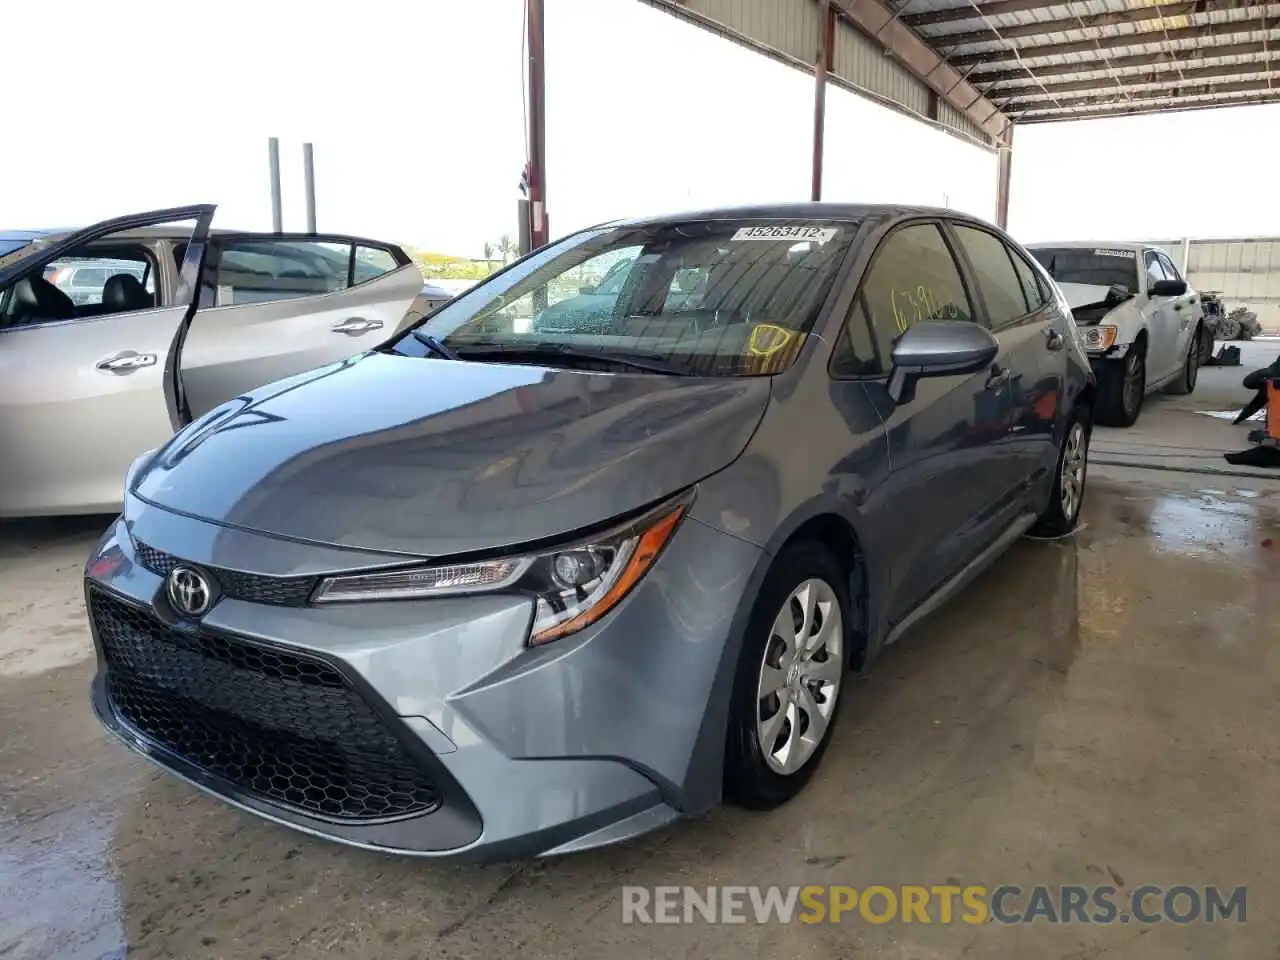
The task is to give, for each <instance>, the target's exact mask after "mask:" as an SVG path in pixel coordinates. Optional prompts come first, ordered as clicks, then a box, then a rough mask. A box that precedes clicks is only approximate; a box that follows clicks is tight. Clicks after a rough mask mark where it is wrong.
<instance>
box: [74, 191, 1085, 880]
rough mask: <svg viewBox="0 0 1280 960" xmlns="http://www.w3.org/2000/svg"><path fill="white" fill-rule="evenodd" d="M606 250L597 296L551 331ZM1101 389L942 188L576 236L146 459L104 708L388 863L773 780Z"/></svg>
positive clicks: (1060, 451)
mask: <svg viewBox="0 0 1280 960" xmlns="http://www.w3.org/2000/svg"><path fill="white" fill-rule="evenodd" d="M619 264H622V266H620V267H619V266H618V265H619ZM611 271H615V272H614V273H612V274H611ZM620 271H624V272H625V278H623V279H622V280H621V282H618V283H613V284H610V286H609V289H612V290H614V291H615V299H614V301H613V304H612V307H611V309H610V310H609V311H608V320H607V322H593V323H592V324H590V326H589V329H584V330H574V329H569V330H560V331H558V332H551V331H548V330H545V329H541V325H539V324H538V323H537V318H538V316H539V315H540V314H541V313H542V312H543V311H546V310H548V309H551V308H553V307H554V306H555V305H556V304H557V303H558V302H561V301H564V300H567V299H571V298H573V297H580V296H582V295H583V294H582V293H581V291H582V290H583V289H584V288H588V289H592V288H594V289H599V287H598V284H600V282H601V280H602V278H604V277H607V276H608V277H615V278H616V276H617V272H620ZM597 319H598V318H597ZM1093 396H1094V384H1093V381H1092V380H1091V375H1090V372H1089V367H1088V364H1087V362H1086V360H1085V358H1084V355H1083V354H1082V352H1081V349H1080V346H1079V343H1078V340H1077V336H1076V332H1075V329H1074V327H1073V326H1072V322H1071V318H1070V312H1069V309H1068V308H1067V306H1066V304H1065V303H1064V302H1063V300H1062V298H1061V296H1060V295H1059V293H1058V292H1057V290H1056V288H1055V287H1054V285H1053V283H1052V282H1051V281H1050V280H1049V278H1048V277H1047V276H1046V275H1045V273H1044V272H1043V270H1042V269H1041V268H1040V267H1039V266H1038V265H1037V263H1036V262H1035V260H1033V259H1032V258H1031V257H1030V256H1028V255H1027V253H1026V252H1025V251H1024V250H1023V249H1022V248H1021V247H1020V246H1018V245H1017V244H1016V243H1014V242H1013V241H1011V240H1010V239H1009V238H1008V237H1007V236H1005V235H1004V234H1003V233H1001V232H1000V231H999V230H996V229H995V228H993V227H991V226H989V225H987V224H985V223H982V222H980V221H977V220H973V219H970V218H968V217H965V216H962V215H960V214H956V213H953V212H949V211H944V210H929V209H910V208H901V207H872V206H837V205H821V204H819V205H797V206H786V207H768V208H751V209H737V210H721V211H711V212H706V213H700V214H690V215H686V216H677V217H665V218H661V219H652V220H639V221H631V222H623V223H612V224H607V225H604V226H601V227H597V228H593V229H589V230H584V231H582V232H580V233H577V234H574V235H573V236H570V237H567V238H566V239H564V240H561V241H559V242H557V243H555V244H553V245H551V246H549V247H546V248H544V249H542V250H540V251H538V252H536V253H535V254H533V255H531V256H529V257H526V258H524V259H523V260H520V261H519V262H517V263H516V264H514V265H512V266H511V267H509V268H508V269H506V270H504V271H503V272H501V273H499V274H497V275H495V276H494V277H493V278H491V279H490V280H488V281H486V282H484V283H482V284H480V285H479V286H477V287H475V288H474V289H472V290H471V291H469V292H468V293H466V294H464V295H463V296H461V297H459V298H457V299H455V300H453V301H452V302H451V303H449V304H448V305H447V306H446V307H444V308H442V309H441V310H438V311H437V312H435V313H434V314H432V315H431V316H429V317H428V318H427V319H426V320H425V321H424V322H422V323H421V324H419V325H418V326H417V327H415V328H413V329H412V330H410V332H408V333H406V334H404V335H403V336H401V337H399V338H398V339H396V340H394V341H393V342H390V343H387V344H385V345H384V346H382V347H381V348H379V349H377V350H374V351H371V352H368V353H365V354H363V355H360V356H358V357H355V358H352V359H349V360H345V361H343V362H340V363H336V364H332V365H330V366H327V367H323V368H321V369H318V370H315V371H312V372H310V373H306V374H302V375H299V376H295V377H293V378H291V379H288V380H284V381H281V382H278V383H275V384H273V385H271V386H268V387H263V388H261V389H259V390H255V391H253V392H251V393H248V394H246V395H244V396H242V397H239V398H237V399H235V400H233V401H231V402H228V403H225V404H222V405H220V406H218V407H216V408H214V409H213V410H211V411H210V412H209V413H207V414H206V415H204V416H202V417H200V418H199V419H197V420H196V421H195V422H193V423H191V424H190V425H188V426H187V427H186V428H185V429H184V430H182V431H181V432H180V433H178V434H177V435H176V436H175V437H174V438H173V439H172V440H171V441H170V442H168V443H167V444H166V445H165V446H163V447H162V448H160V449H159V450H157V451H155V452H154V453H152V454H149V455H147V456H144V457H142V458H140V459H139V460H138V462H137V463H136V464H135V465H134V466H133V468H132V469H131V470H130V473H129V476H128V478H127V480H126V487H127V489H126V496H125V505H124V511H123V514H122V515H121V517H120V519H119V520H118V521H117V522H116V523H115V524H114V526H113V527H112V529H111V530H110V531H109V532H108V533H107V534H106V536H105V537H104V538H103V540H102V542H101V544H100V545H99V547H98V548H97V549H96V550H95V552H94V554H93V556H92V557H91V558H90V560H89V563H88V567H87V580H86V591H87V605H88V610H89V616H90V619H91V622H92V627H93V635H94V639H95V642H96V644H97V650H98V655H99V670H98V674H97V677H96V679H95V682H94V687H93V702H94V706H95V708H96V710H97V713H98V716H99V717H100V718H101V720H102V722H103V723H104V724H105V725H106V726H107V727H108V728H109V729H110V730H111V731H112V732H114V733H115V734H116V735H117V736H118V737H119V738H120V739H121V740H122V741H124V742H125V743H126V744H128V745H129V746H130V747H132V748H134V749H135V750H137V751H139V752H141V753H142V754H144V755H146V756H147V757H149V758H150V759H152V760H153V761H155V762H156V763H158V764H160V765H161V766H163V767H165V768H167V769H168V770H170V771H172V772H173V773H175V774H177V775H179V776H181V777H183V778H185V779H187V780H188V781H190V782H192V783H194V784H196V785H197V786H199V787H202V788H204V789H206V790H208V791H209V792H211V793H214V794H216V795H217V796H220V797H222V798H224V799H226V800H228V801H230V802H231V803H234V804H236V805H238V806H240V807H242V808H244V809H247V810H250V811H252V812H254V813H257V814H260V815H262V816H264V817H268V818H270V819H272V820H275V821H278V822H280V823H283V824H287V825H289V826H293V827H296V828H299V829H302V830H305V831H308V832H311V833H315V834H320V835H323V836H326V837H331V838H334V839H337V840H341V841H345V842H347V843H351V844H356V845H360V846H365V847H373V848H378V849H385V850H393V851H399V852H404V853H414V854H422V855H429V856H454V857H472V858H496V857H518V856H529V855H542V854H556V853H564V852H567V851H575V850H583V849H587V848H590V847H594V846H599V845H603V844H608V843H613V842H616V841H619V840H624V839H627V838H629V837H634V836H636V835H638V834H641V833H644V832H645V831H648V830H652V829H654V828H656V827H659V826H661V825H663V824H666V823H669V822H671V821H673V820H675V819H677V818H679V817H681V816H685V815H690V814H697V813H700V812H702V811H705V810H707V809H708V808H709V807H711V806H713V805H715V804H716V803H717V802H719V801H720V800H721V799H722V798H725V799H729V800H732V801H735V802H737V803H740V804H742V805H745V806H748V807H754V808H770V807H774V806H776V805H778V804H780V803H782V802H784V801H786V800H787V799H789V798H790V797H792V796H793V795H795V794H796V793H797V791H799V790H800V789H801V787H802V786H803V785H804V784H805V782H806V781H807V780H808V779H809V778H810V777H811V776H812V775H813V774H814V771H815V769H816V768H817V766H818V763H819V761H820V759H821V757H822V754H823V751H824V750H825V748H826V746H827V744H828V742H829V740H830V737H831V733H832V730H833V727H834V725H835V722H836V715H837V713H838V711H839V708H840V705H841V703H842V702H843V701H844V700H846V699H848V697H849V696H851V695H854V691H853V690H852V689H850V684H849V677H850V675H851V671H857V670H861V669H863V668H865V666H866V665H867V664H868V663H869V662H870V661H871V659H872V658H874V656H875V655H876V654H877V653H878V652H879V651H880V650H881V649H883V648H884V647H885V646H886V645H887V644H889V643H891V642H893V641H894V640H895V639H897V638H898V637H899V636H901V635H902V633H903V632H904V631H905V630H906V628H907V627H908V626H909V624H911V623H912V622H913V621H914V620H916V619H917V618H918V617H920V616H921V615H923V614H924V613H926V612H928V611H929V610H931V609H933V608H934V607H936V606H937V605H938V604H939V603H941V602H942V601H943V600H945V599H946V598H947V597H948V596H949V595H950V594H952V593H953V592H954V591H955V590H956V589H957V588H958V587H960V586H962V585H963V584H964V583H965V582H966V581H968V580H969V579H970V578H972V577H973V576H974V574H975V573H977V572H978V571H979V570H981V569H982V568H983V567H984V566H986V565H987V564H988V563H990V562H991V561H992V560H993V559H994V558H996V557H997V556H998V555H999V554H1000V553H1001V552H1002V551H1003V550H1004V549H1005V548H1006V547H1008V546H1009V545H1010V543H1011V542H1013V541H1014V540H1015V539H1016V538H1018V537H1019V536H1021V535H1022V534H1023V533H1025V532H1027V531H1029V530H1033V529H1034V530H1036V531H1039V532H1040V533H1043V534H1046V535H1054V536H1056V535H1062V534H1065V533H1067V532H1069V531H1070V530H1071V529H1072V528H1073V527H1074V525H1075V523H1076V520H1077V517H1078V515H1079V511H1080V505H1081V500H1082V497H1083V494H1084V483H1085V466H1086V451H1087V446H1088V441H1089V426H1090V415H1089V414H1090V407H1091V404H1092V400H1093Z"/></svg>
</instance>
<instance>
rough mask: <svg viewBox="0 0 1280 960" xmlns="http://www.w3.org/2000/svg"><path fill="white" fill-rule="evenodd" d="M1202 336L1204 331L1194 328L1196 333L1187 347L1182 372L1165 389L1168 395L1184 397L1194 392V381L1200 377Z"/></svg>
mask: <svg viewBox="0 0 1280 960" xmlns="http://www.w3.org/2000/svg"><path fill="white" fill-rule="evenodd" d="M1204 335H1205V334H1204V330H1203V329H1202V328H1200V327H1196V332H1195V333H1194V334H1192V337H1191V343H1190V344H1189V345H1188V346H1187V359H1186V360H1185V361H1183V364H1182V372H1181V373H1179V374H1178V378H1177V379H1176V380H1174V381H1173V382H1172V383H1171V384H1169V386H1168V388H1167V389H1168V391H1169V392H1170V393H1176V394H1179V395H1181V396H1185V395H1186V394H1189V393H1191V392H1192V391H1193V390H1195V388H1196V380H1197V379H1198V378H1199V376H1200V356H1201V351H1200V341H1201V340H1202V339H1203V338H1204Z"/></svg>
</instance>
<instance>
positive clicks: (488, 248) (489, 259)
mask: <svg viewBox="0 0 1280 960" xmlns="http://www.w3.org/2000/svg"><path fill="white" fill-rule="evenodd" d="M484 265H485V266H486V267H489V268H490V269H492V268H493V244H492V243H489V242H487V241H486V242H485V245H484Z"/></svg>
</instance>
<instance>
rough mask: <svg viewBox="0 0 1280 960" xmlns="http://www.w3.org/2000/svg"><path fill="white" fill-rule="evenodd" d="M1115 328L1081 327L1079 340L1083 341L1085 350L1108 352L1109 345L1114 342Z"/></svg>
mask: <svg viewBox="0 0 1280 960" xmlns="http://www.w3.org/2000/svg"><path fill="white" fill-rule="evenodd" d="M1116 329H1117V328H1115V327H1108V326H1101V325H1099V326H1096V327H1081V328H1080V339H1081V340H1083V341H1084V348H1085V349H1086V350H1089V351H1092V352H1097V351H1101V350H1110V349H1111V345H1112V344H1113V343H1115V342H1116Z"/></svg>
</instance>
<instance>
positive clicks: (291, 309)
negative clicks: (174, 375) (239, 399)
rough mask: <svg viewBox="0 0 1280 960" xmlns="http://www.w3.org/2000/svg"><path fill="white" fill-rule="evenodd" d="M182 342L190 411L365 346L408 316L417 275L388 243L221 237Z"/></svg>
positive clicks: (396, 329)
mask: <svg viewBox="0 0 1280 960" xmlns="http://www.w3.org/2000/svg"><path fill="white" fill-rule="evenodd" d="M203 287H204V290H203V293H202V296H201V308H200V310H199V312H198V313H197V314H196V317H195V320H194V321H193V322H192V325H191V330H190V332H189V333H188V335H187V338H186V340H185V342H184V343H183V347H182V359H181V370H182V383H183V388H184V391H185V394H186V397H187V402H188V404H189V406H190V411H191V415H192V416H200V415H201V414H202V413H204V412H206V411H207V410H210V409H212V408H213V407H215V406H217V405H218V404H220V403H222V402H224V401H226V400H229V399H231V398H232V397H235V396H238V395H239V394H242V393H244V392H246V391H248V390H253V389H255V388H256V387H260V386H262V385H264V384H267V383H270V382H272V381H274V380H280V379H282V378H284V377H288V376H292V375H293V374H296V373H302V372H303V371H306V370H311V369H313V368H315V367H320V366H324V365H325V364H328V363H333V362H335V361H338V360H345V359H346V358H347V357H350V356H352V355H353V354H356V353H360V352H362V351H365V350H369V349H371V348H372V347H375V346H377V345H378V344H380V343H383V342H385V341H386V340H387V339H388V338H389V337H391V336H394V335H395V334H396V333H398V332H399V331H400V330H402V329H403V328H404V327H405V326H407V325H408V323H410V322H411V321H412V319H413V317H412V316H411V315H410V312H409V311H410V307H412V306H413V302H414V299H415V298H416V297H417V296H418V295H419V294H420V293H421V292H422V273H421V271H420V270H419V269H418V267H417V266H416V265H414V264H413V263H412V262H411V261H410V260H409V258H408V256H406V255H405V254H404V252H403V251H401V250H399V248H397V247H391V246H388V245H385V244H379V243H377V242H376V241H371V240H360V239H357V238H353V237H337V236H324V235H314V234H297V235H291V234H275V235H263V234H243V235H221V236H218V237H215V238H214V239H213V241H211V243H210V251H209V257H208V258H207V259H206V264H205V270H204V274H203Z"/></svg>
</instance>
